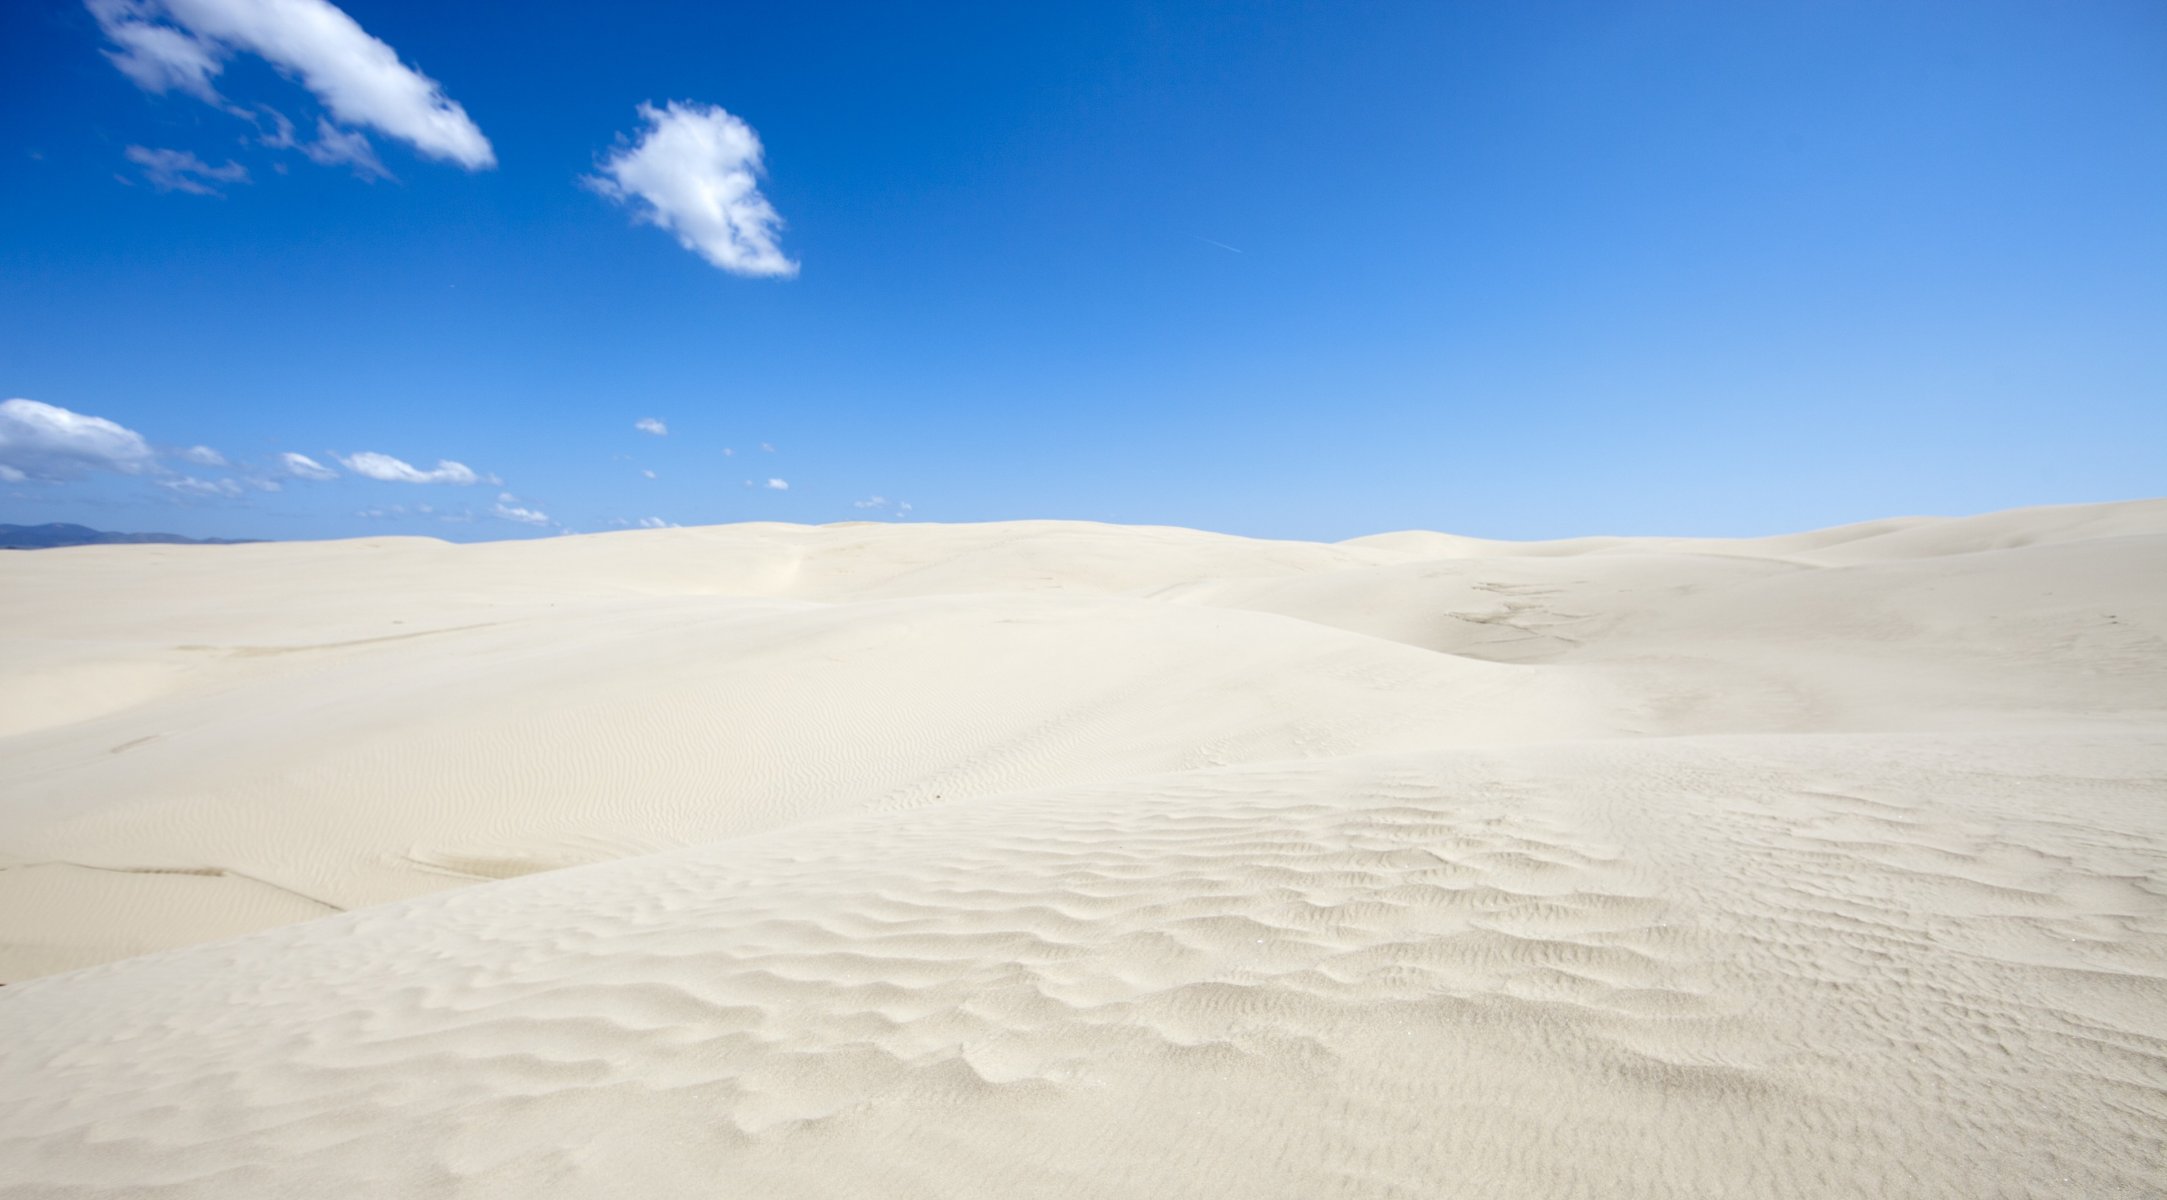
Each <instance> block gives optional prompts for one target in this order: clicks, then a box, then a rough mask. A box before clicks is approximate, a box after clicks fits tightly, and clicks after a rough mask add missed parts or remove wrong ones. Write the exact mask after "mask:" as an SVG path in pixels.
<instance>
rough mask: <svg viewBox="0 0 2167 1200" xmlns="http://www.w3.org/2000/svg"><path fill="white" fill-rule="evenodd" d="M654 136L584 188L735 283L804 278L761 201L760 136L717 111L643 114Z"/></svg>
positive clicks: (671, 106) (613, 156)
mask: <svg viewBox="0 0 2167 1200" xmlns="http://www.w3.org/2000/svg"><path fill="white" fill-rule="evenodd" d="M639 114H640V119H641V120H642V121H645V122H646V123H647V128H646V130H645V131H644V132H642V133H641V134H640V137H639V140H638V141H636V142H631V141H627V140H626V139H624V138H619V139H618V144H617V148H616V149H615V150H613V151H612V152H611V153H610V154H609V155H608V156H607V157H605V158H604V159H603V160H602V161H601V164H600V166H599V167H598V172H599V173H598V174H595V175H590V176H588V177H587V178H586V179H584V180H583V181H582V182H584V183H585V184H586V185H587V186H588V187H590V188H593V189H594V190H595V191H597V192H599V193H601V194H602V195H604V196H607V197H609V198H610V199H612V200H615V201H617V202H618V203H620V204H627V205H630V206H631V207H632V210H633V213H634V215H635V216H636V217H637V218H638V219H639V220H642V221H645V222H647V223H648V224H651V225H655V226H657V227H659V228H661V229H664V230H667V231H668V232H670V233H672V234H675V235H676V236H677V244H678V245H680V246H683V247H684V248H685V249H687V250H690V251H692V252H693V253H695V254H697V255H699V256H700V257H701V258H704V259H706V260H707V261H708V262H709V263H711V264H713V265H715V266H717V267H720V268H722V269H723V270H725V271H728V272H730V273H731V274H733V275H752V276H767V277H770V278H784V279H787V278H789V277H790V276H793V275H796V274H797V273H798V264H796V263H794V262H792V261H790V259H789V258H787V257H785V256H784V254H783V252H782V247H780V246H779V245H777V244H776V240H777V238H778V237H779V236H780V235H781V232H782V224H783V220H782V217H781V216H780V215H778V214H777V213H776V211H775V206H774V205H772V204H770V203H768V199H767V197H766V196H763V195H761V194H760V176H761V175H762V174H763V173H764V172H763V169H762V167H761V164H760V157H761V153H762V151H761V147H760V135H758V134H756V133H754V132H753V130H752V126H750V125H747V124H746V123H745V122H743V121H741V120H739V119H737V118H736V117H734V116H731V115H730V114H729V113H727V112H725V111H723V110H722V109H720V108H718V107H716V106H714V105H711V104H694V103H690V102H686V103H679V102H677V101H675V100H672V101H670V102H669V103H668V104H666V105H664V106H663V107H661V108H656V107H655V106H654V105H652V104H642V105H640V107H639Z"/></svg>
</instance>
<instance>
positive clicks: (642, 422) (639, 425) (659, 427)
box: [632, 417, 670, 437]
mask: <svg viewBox="0 0 2167 1200" xmlns="http://www.w3.org/2000/svg"><path fill="white" fill-rule="evenodd" d="M632 428H634V429H637V430H639V431H640V432H641V433H651V434H654V435H655V436H656V437H666V436H668V434H669V432H670V427H669V425H668V424H666V423H665V422H664V421H663V420H662V419H661V418H660V417H641V418H640V419H639V420H637V421H634V422H632Z"/></svg>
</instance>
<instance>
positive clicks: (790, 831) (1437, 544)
mask: <svg viewBox="0 0 2167 1200" xmlns="http://www.w3.org/2000/svg"><path fill="white" fill-rule="evenodd" d="M0 642H4V646H0V662H4V663H5V665H4V666H0V682H4V685H5V686H4V688H0V866H4V869H0V978H4V979H7V980H9V981H10V983H9V986H7V987H6V988H4V989H0V1035H4V1036H0V1193H4V1194H6V1195H8V1196H11V1197H12V1196H17V1195H20V1196H41V1197H42V1196H54V1197H60V1196H68V1197H88V1196H105V1195H131V1196H161V1197H162V1196H206V1197H211V1196H216V1197H228V1196H267V1197H268V1196H294V1195H313V1194H317V1193H319V1192H324V1191H329V1190H333V1189H337V1190H339V1191H342V1192H343V1193H344V1194H348V1195H355V1196H374V1195H386V1196H391V1195H398V1196H412V1195H458V1196H503V1197H527V1196H543V1195H548V1196H630V1195H638V1196H711V1195H730V1196H807V1197H813V1196H822V1197H826V1196H837V1195H865V1196H881V1197H893V1196H927V1197H935V1196H938V1197H951V1196H989V1197H993V1196H998V1197H1004V1198H1005V1197H1020V1196H1063V1197H1067V1196H1076V1197H1086V1196H1088V1197H1102V1196H1133V1197H1153V1198H1157V1197H1163V1196H1207V1195H1208V1196H1220V1195H1223V1196H1239V1197H1282V1196H1283V1197H1288V1198H1290V1200H1292V1198H1296V1197H1301V1198H1308V1197H1322V1196H1359V1197H1385V1196H1406V1197H1425V1198H1429V1197H1501V1196H1502V1197H1518V1196H1529V1197H1535V1196H1541V1197H1551V1196H1560V1197H1562V1196H1590V1197H1628V1196H1648V1197H1699V1196H1705V1197H1711V1198H1713V1197H1723V1198H1730V1197H1739V1196H1785V1197H1803V1196H1815V1197H1818V1196H1829V1197H1838V1196H1841V1197H1854V1196H1864V1195H1886V1196H1906V1197H1926V1196H1946V1197H1963V1198H1965V1200H1972V1198H1976V1197H1987V1196H2005V1195H2006V1196H2029V1195H2047V1196H2071V1197H2093V1196H2130V1197H2137V1196H2151V1195H2160V1194H2167V502H2157V501H2148V502H2136V503H2128V504H2115V505H2095V506H2081V507H2069V508H2051V509H2031V510H2023V511H2018V512H2010V513H2000V514H1993V515H1990V516H1985V517H1976V518H1966V519H1960V520H1935V519H1903V520H1893V521H1886V522H1877V523H1874V524H1871V525H1865V526H1852V527H1846V528H1841V529H1833V530H1824V531H1820V532H1816V533H1808V534H1800V535H1792V536H1787V537H1777V538H1767V539H1759V540H1750V541H1706V540H1700V541H1696V540H1684V539H1622V538H1601V539H1582V540H1576V541H1570V542H1551V543H1530V544H1516V543H1497V542H1486V541H1479V540H1474V539H1466V538H1458V537H1451V536H1447V535H1442V534H1431V533H1400V534H1387V535H1382V536H1378V537H1371V538H1361V539H1356V540H1354V541H1351V542H1344V543H1338V544H1332V545H1323V544H1309V543H1290V542H1260V541H1251V540H1246V539H1240V538H1232V537H1224V536H1219V535H1213V534H1205V533H1197V532H1193V531H1189V530H1179V529H1158V528H1123V527H1109V526H1098V525H1088V524H1071V523H1052V522H1042V523H1041V522H1034V523H1021V524H1001V525H979V526H923V527H895V526H840V527H839V526H830V527H820V528H807V527H798V526H781V525H747V526H728V527H716V528H708V529H685V530H661V531H654V532H640V533H625V534H612V535H607V536H601V537H584V538H568V539H560V540H555V541H548V542H522V543H500V544H492V545H477V546H451V545H445V544H442V543H436V542H431V541H426V540H418V539H390V540H374V541H362V542H340V543H314V544H280V545H257V546H234V547H159V546H127V547H99V548H89V549H82V550H65V551H47V552H36V553H24V554H12V555H6V556H0ZM131 956H133V957H131Z"/></svg>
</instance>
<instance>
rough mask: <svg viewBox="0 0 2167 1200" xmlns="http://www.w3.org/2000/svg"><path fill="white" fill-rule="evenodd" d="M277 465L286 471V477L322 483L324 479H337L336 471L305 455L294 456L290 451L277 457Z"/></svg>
mask: <svg viewBox="0 0 2167 1200" xmlns="http://www.w3.org/2000/svg"><path fill="white" fill-rule="evenodd" d="M278 463H279V466H281V467H284V468H285V469H286V473H287V474H288V475H292V476H295V477H297V478H300V479H314V480H316V481H318V482H322V481H323V480H326V479H337V478H338V477H339V473H338V472H337V471H334V470H332V469H331V468H329V467H327V466H325V465H323V464H322V463H320V462H317V461H316V460H315V459H313V458H310V457H309V456H308V455H306V454H295V453H294V452H293V451H291V450H289V451H287V452H286V453H284V454H281V455H279V456H278Z"/></svg>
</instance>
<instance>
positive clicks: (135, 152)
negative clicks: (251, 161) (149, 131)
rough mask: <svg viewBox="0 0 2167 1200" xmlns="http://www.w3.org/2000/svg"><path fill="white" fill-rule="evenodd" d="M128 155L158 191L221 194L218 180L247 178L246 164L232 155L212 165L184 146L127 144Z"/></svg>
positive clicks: (221, 182)
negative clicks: (223, 162) (166, 147)
mask: <svg viewBox="0 0 2167 1200" xmlns="http://www.w3.org/2000/svg"><path fill="white" fill-rule="evenodd" d="M127 155H128V161H129V162H132V163H134V164H135V165H136V166H138V167H141V168H142V169H143V178H145V179H147V180H149V181H150V185H151V186H152V187H154V188H157V189H158V190H159V191H161V192H187V193H188V194H189V195H191V196H217V195H222V194H223V193H221V192H220V191H219V190H218V187H217V185H219V184H224V183H247V182H248V168H247V167H244V166H242V165H241V164H239V163H237V162H234V161H233V160H231V159H228V160H226V165H225V166H222V167H214V166H212V165H211V164H209V163H207V162H204V161H203V160H202V159H200V158H197V157H196V156H195V154H194V153H192V152H190V151H187V150H153V149H151V148H149V147H147V146H130V147H128V150H127Z"/></svg>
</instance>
